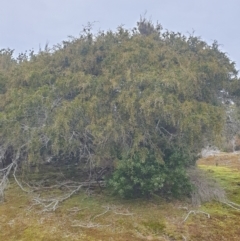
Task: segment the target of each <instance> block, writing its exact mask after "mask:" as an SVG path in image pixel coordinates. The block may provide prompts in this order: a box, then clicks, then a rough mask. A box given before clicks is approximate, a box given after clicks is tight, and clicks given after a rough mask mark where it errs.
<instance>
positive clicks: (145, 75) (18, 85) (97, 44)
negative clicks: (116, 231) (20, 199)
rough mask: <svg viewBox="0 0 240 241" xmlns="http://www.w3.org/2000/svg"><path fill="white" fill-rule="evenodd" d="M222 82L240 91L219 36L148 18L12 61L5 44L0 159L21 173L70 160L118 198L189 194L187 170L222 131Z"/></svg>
mask: <svg viewBox="0 0 240 241" xmlns="http://www.w3.org/2000/svg"><path fill="white" fill-rule="evenodd" d="M223 89H224V90H225V91H227V92H229V93H230V94H232V95H235V96H237V95H238V94H239V92H240V91H239V89H240V88H239V79H238V78H237V71H236V69H235V65H234V63H233V62H231V61H230V60H229V58H228V57H227V55H226V54H225V53H223V52H221V51H220V50H219V47H218V44H217V42H213V44H212V45H208V44H207V43H206V42H204V41H203V40H201V38H199V37H196V36H193V35H189V36H184V35H182V34H181V33H174V32H170V31H163V29H162V26H161V25H160V24H156V25H154V24H153V23H152V22H151V21H147V20H146V19H145V18H141V19H140V21H139V22H138V23H137V26H136V27H135V28H133V29H132V30H127V29H124V28H123V27H118V28H117V30H116V31H107V32H104V31H100V32H99V33H98V34H96V35H93V34H92V32H91V26H88V27H86V28H85V29H84V30H83V32H82V34H81V35H80V36H79V37H78V38H70V39H69V40H68V41H63V43H61V44H59V45H56V46H55V47H54V48H53V49H49V48H48V46H46V48H45V49H44V50H40V51H39V53H37V54H35V53H34V52H31V53H30V54H21V55H19V57H18V58H17V59H14V58H13V51H12V50H8V49H3V50H1V52H0V157H1V159H2V162H3V164H4V167H7V166H8V165H9V168H10V167H11V168H17V167H21V170H23V171H25V172H27V171H29V167H32V166H35V167H38V166H40V165H42V164H46V163H48V164H50V165H52V166H54V168H56V170H57V167H58V166H62V165H63V164H67V165H68V166H71V167H73V168H75V170H74V173H76V175H78V176H79V177H81V181H88V182H90V183H91V182H92V181H106V182H107V184H108V186H109V187H110V188H111V190H112V191H113V193H116V194H119V195H121V196H122V197H138V196H142V195H143V196H149V195H151V194H154V193H158V194H162V195H167V196H169V195H170V196H176V197H179V196H181V195H188V194H189V193H190V192H191V189H192V185H191V183H190V182H189V179H188V175H187V174H186V170H187V169H188V168H189V167H190V166H193V165H195V161H196V156H197V153H199V151H200V150H201V148H203V147H204V146H205V145H208V144H214V143H220V142H221V140H222V139H223V133H224V132H223V130H224V126H225V123H226V111H225V107H224V105H223V104H222V103H221V101H220V99H219V91H220V90H223ZM10 165H11V166H10ZM36 169H37V168H36Z"/></svg>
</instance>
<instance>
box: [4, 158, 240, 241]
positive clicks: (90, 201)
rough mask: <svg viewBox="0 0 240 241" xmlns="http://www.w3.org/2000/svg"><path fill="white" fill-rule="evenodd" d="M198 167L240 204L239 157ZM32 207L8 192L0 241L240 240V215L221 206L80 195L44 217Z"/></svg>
mask: <svg viewBox="0 0 240 241" xmlns="http://www.w3.org/2000/svg"><path fill="white" fill-rule="evenodd" d="M198 163H199V165H200V168H201V169H202V170H204V171H205V172H207V173H209V174H210V175H211V176H214V177H215V178H216V179H217V180H219V182H220V184H221V185H222V186H223V187H224V188H225V190H226V193H227V195H228V197H230V199H231V200H233V201H234V202H238V201H240V191H238V190H239V189H240V188H239V183H240V175H239V174H240V173H239V168H240V166H239V155H236V154H235V155H232V154H221V155H219V156H215V157H208V158H205V159H201V160H199V162H198ZM48 195H51V193H50V192H49V193H48ZM32 203H33V202H32V201H31V196H29V194H25V193H23V192H22V190H20V189H19V187H18V186H16V185H15V184H11V185H10V186H9V188H8V190H7V193H6V201H5V202H4V203H2V204H1V205H0V240H4V241H20V240H21V241H31V240H32V241H38V240H44V241H54V240H55V241H56V240H70V241H71V240H73V241H74V240H84V241H85V240H86V241H95V240H104V241H105V240H107V241H115V240H116V241H126V240H129V241H130V240H131V241H137V240H160V241H161V240H163V241H166V240H167V241H168V240H172V241H174V240H179V241H180V240H181V241H182V240H188V241H189V240H192V241H200V240H201V241H202V240H209V241H229V240H231V241H232V240H233V241H234V240H236V241H238V240H239V237H240V228H239V220H240V212H239V211H236V210H234V209H231V208H230V207H228V206H225V205H223V204H221V203H218V202H210V203H205V204H203V205H202V206H198V207H193V206H191V205H190V204H189V203H188V202H186V201H174V200H172V201H171V202H169V201H168V202H167V201H165V200H163V199H162V198H161V197H157V196H156V197H154V198H152V199H150V200H142V199H141V200H140V199H138V200H131V201H130V200H118V199H116V198H113V197H109V196H107V195H104V194H100V193H99V194H97V193H95V194H93V195H91V196H86V195H85V194H84V193H79V194H77V195H75V196H73V197H71V198H70V199H69V200H67V201H66V202H64V203H62V204H61V206H60V208H59V209H57V210H56V211H55V212H42V209H40V208H39V207H37V206H33V207H32V208H31V209H30V210H29V207H31V204H32ZM190 210H199V211H203V212H206V213H209V214H210V218H208V217H207V216H206V215H204V214H203V213H196V215H194V214H193V213H192V214H191V215H189V217H188V218H187V220H186V221H185V222H183V220H184V218H185V217H186V215H187V213H188V212H189V211H190ZM106 211H107V212H106ZM100 214H102V215H100ZM79 225H81V226H84V225H85V226H87V225H98V226H95V227H93V228H86V227H85V228H84V227H80V226H79Z"/></svg>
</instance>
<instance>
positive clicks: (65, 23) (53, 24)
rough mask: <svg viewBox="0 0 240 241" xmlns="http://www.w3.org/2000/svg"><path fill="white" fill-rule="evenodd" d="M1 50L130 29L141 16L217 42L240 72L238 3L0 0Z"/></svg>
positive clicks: (205, 0) (219, 0)
mask: <svg viewBox="0 0 240 241" xmlns="http://www.w3.org/2000/svg"><path fill="white" fill-rule="evenodd" d="M0 3H1V13H0V49H2V48H8V47H9V48H11V49H15V53H19V52H22V51H25V50H29V49H32V48H33V49H34V50H36V51H38V49H39V46H42V47H44V46H45V44H46V43H47V42H48V43H49V46H52V45H54V44H57V43H61V41H62V40H66V39H67V36H69V35H72V36H75V37H77V36H79V33H80V31H81V30H82V26H83V25H86V24H87V23H88V22H94V21H96V23H95V25H94V29H95V30H98V29H101V30H108V29H111V30H115V29H116V28H117V26H119V25H121V24H124V26H125V27H126V28H132V27H134V26H135V25H136V22H137V21H138V20H139V17H140V14H143V13H144V12H145V11H147V15H146V16H147V17H151V19H152V21H153V22H154V21H157V20H158V21H159V23H161V24H162V26H163V28H164V29H168V30H171V31H178V32H181V33H183V34H188V32H190V33H192V31H193V30H194V31H195V35H197V36H201V37H202V39H203V40H205V41H207V42H208V43H212V42H213V40H217V41H218V42H219V44H221V49H222V50H223V51H224V52H227V53H228V56H229V57H230V59H231V60H233V61H235V62H236V64H237V69H240V47H239V45H240V0H21V1H20V0H0Z"/></svg>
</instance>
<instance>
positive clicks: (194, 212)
mask: <svg viewBox="0 0 240 241" xmlns="http://www.w3.org/2000/svg"><path fill="white" fill-rule="evenodd" d="M192 213H193V214H194V215H195V214H197V213H203V214H205V215H207V217H208V218H210V214H209V213H206V212H203V211H197V210H191V211H189V212H188V214H187V216H186V217H185V218H184V220H183V223H184V222H186V221H187V219H188V217H189V215H190V214H192Z"/></svg>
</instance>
